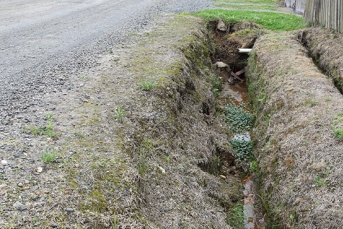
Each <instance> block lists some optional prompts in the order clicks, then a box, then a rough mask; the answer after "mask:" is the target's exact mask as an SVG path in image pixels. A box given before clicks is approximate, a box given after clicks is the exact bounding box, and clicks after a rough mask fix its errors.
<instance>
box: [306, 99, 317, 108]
mask: <svg viewBox="0 0 343 229" xmlns="http://www.w3.org/2000/svg"><path fill="white" fill-rule="evenodd" d="M304 105H305V106H310V107H314V106H315V105H317V102H316V101H314V100H311V99H307V100H305V101H304Z"/></svg>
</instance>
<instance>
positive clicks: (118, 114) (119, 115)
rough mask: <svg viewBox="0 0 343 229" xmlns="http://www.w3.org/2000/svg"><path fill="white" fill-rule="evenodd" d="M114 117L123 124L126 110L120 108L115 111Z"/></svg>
mask: <svg viewBox="0 0 343 229" xmlns="http://www.w3.org/2000/svg"><path fill="white" fill-rule="evenodd" d="M114 117H115V119H117V120H118V122H121V123H122V122H123V120H124V110H123V109H122V108H121V107H118V108H116V109H115V111H114Z"/></svg>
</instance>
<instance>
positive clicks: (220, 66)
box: [214, 61, 229, 68]
mask: <svg viewBox="0 0 343 229" xmlns="http://www.w3.org/2000/svg"><path fill="white" fill-rule="evenodd" d="M214 65H215V66H217V67H218V68H227V67H229V65H227V64H225V63H224V62H221V61H218V62H216V63H215V64H214Z"/></svg>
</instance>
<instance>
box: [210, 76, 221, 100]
mask: <svg viewBox="0 0 343 229" xmlns="http://www.w3.org/2000/svg"><path fill="white" fill-rule="evenodd" d="M222 90H223V84H222V81H221V78H220V77H213V78H212V92H213V95H214V97H215V98H217V97H218V96H219V94H220V92H221V91H222Z"/></svg>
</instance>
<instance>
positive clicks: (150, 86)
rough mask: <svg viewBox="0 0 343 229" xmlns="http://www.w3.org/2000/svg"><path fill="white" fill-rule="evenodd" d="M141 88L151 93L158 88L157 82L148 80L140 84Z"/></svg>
mask: <svg viewBox="0 0 343 229" xmlns="http://www.w3.org/2000/svg"><path fill="white" fill-rule="evenodd" d="M139 86H140V88H141V89H142V90H143V91H151V90H152V89H153V88H154V87H155V86H156V82H154V81H151V80H148V81H144V82H142V83H140V85H139Z"/></svg>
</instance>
